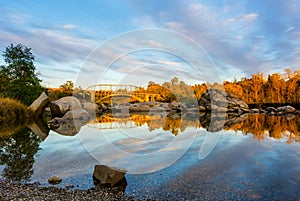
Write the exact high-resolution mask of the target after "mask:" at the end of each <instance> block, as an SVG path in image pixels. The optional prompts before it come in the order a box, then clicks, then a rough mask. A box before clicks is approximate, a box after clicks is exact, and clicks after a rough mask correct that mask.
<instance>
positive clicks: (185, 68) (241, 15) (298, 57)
mask: <svg viewBox="0 0 300 201" xmlns="http://www.w3.org/2000/svg"><path fill="white" fill-rule="evenodd" d="M299 10H300V1H298V0H251V1H242V0H241V1H237V0H219V1H201V0H181V1H180V0H173V1H171V0H165V1H159V0H152V1H149V0H110V1H104V0H103V1H101V0H76V1H71V0H64V1H58V0H52V1H40V0H27V1H21V0H0V51H2V52H3V51H4V50H5V47H7V46H8V45H10V44H11V43H13V44H18V43H21V44H23V45H25V46H27V47H30V48H32V53H33V54H34V55H35V66H36V69H37V71H38V72H39V77H40V78H41V79H42V84H43V85H44V86H46V87H58V86H59V85H60V84H62V83H64V82H65V81H66V80H72V81H73V82H74V83H75V85H77V86H78V85H80V86H82V87H83V88H85V87H88V86H90V85H92V84H98V83H123V84H136V85H146V84H147V83H148V81H150V80H152V81H154V82H157V83H162V82H164V81H168V80H170V79H171V78H172V77H174V76H176V77H179V78H181V79H182V80H184V81H185V82H187V83H189V84H193V83H197V82H201V81H208V80H209V81H211V80H214V79H215V80H233V79H234V78H237V79H240V78H242V77H250V76H251V74H254V73H257V72H260V73H263V74H270V73H275V72H279V73H283V72H284V69H285V68H290V69H291V70H297V69H298V66H299V64H300V24H299V22H300V13H299ZM0 64H5V63H4V61H3V59H1V60H0Z"/></svg>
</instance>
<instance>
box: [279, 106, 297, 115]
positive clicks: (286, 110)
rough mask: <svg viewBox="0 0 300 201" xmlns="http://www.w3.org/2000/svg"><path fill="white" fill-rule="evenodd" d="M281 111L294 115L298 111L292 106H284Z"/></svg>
mask: <svg viewBox="0 0 300 201" xmlns="http://www.w3.org/2000/svg"><path fill="white" fill-rule="evenodd" d="M280 111H282V112H283V113H294V112H295V111H296V109H295V108H294V107H292V106H289V105H287V106H283V107H281V109H280Z"/></svg>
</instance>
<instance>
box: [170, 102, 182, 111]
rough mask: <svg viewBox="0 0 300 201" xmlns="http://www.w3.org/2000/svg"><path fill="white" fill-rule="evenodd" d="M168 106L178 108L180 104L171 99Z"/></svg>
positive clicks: (173, 108)
mask: <svg viewBox="0 0 300 201" xmlns="http://www.w3.org/2000/svg"><path fill="white" fill-rule="evenodd" d="M169 108H170V109H171V110H180V109H181V104H180V103H179V102H177V101H172V102H171V103H169Z"/></svg>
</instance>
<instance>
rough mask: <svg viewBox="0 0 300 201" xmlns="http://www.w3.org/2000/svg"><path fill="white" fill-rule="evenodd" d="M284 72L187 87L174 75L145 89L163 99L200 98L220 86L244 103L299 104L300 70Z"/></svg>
mask: <svg viewBox="0 0 300 201" xmlns="http://www.w3.org/2000/svg"><path fill="white" fill-rule="evenodd" d="M285 71H286V74H279V73H274V74H271V75H268V76H267V78H264V76H263V74H262V73H256V74H253V75H252V76H251V78H245V77H244V78H242V79H241V80H236V79H234V81H232V82H230V81H224V82H223V85H221V84H218V83H213V84H207V83H203V84H195V85H192V86H190V85H187V84H186V83H184V82H183V81H179V79H178V78H176V77H174V78H173V79H172V80H171V81H169V82H164V83H163V84H162V85H159V84H156V83H154V82H153V81H150V82H149V84H148V88H147V89H146V90H145V91H146V92H148V93H158V94H161V96H162V99H163V100H162V101H165V102H169V101H172V100H178V99H181V100H187V101H188V100H189V99H191V98H192V97H195V96H196V98H197V100H200V98H201V96H202V94H203V93H205V92H206V91H207V89H208V88H219V89H220V90H222V89H223V90H225V91H226V92H227V93H230V94H232V95H234V96H236V97H237V98H240V99H242V100H243V101H244V102H246V103H247V104H262V103H267V104H274V103H278V104H282V103H292V104H298V103H299V102H300V70H296V71H294V72H291V70H290V69H285Z"/></svg>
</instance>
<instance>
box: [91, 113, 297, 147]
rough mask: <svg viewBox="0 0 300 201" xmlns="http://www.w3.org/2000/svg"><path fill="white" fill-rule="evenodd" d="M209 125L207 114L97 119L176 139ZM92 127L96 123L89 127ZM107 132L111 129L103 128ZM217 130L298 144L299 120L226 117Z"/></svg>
mask: <svg viewBox="0 0 300 201" xmlns="http://www.w3.org/2000/svg"><path fill="white" fill-rule="evenodd" d="M210 121H211V117H210V114H201V115H200V117H199V115H195V114H184V115H181V114H180V113H179V114H178V113H175V114H174V113H173V114H172V113H169V114H168V115H166V116H165V117H162V116H160V115H159V114H157V115H151V116H149V115H146V114H131V115H130V117H129V118H126V119H124V118H123V119H122V118H114V117H113V115H112V114H106V115H104V116H101V117H98V118H97V121H96V122H98V123H100V124H114V125H115V123H120V122H121V123H124V122H134V124H135V126H143V125H147V127H148V129H149V131H154V130H156V129H163V130H164V131H170V132H171V133H172V134H174V135H178V134H180V132H184V131H185V130H186V129H187V128H189V127H193V128H205V129H208V128H209V126H210ZM93 123H95V121H94V122H90V123H89V124H93ZM125 124H126V123H125ZM127 125H128V124H127ZM217 127H218V125H217ZM103 128H104V127H103ZM106 128H110V127H109V126H106ZM219 129H223V130H234V131H241V132H242V133H243V134H244V135H248V134H252V135H253V137H254V138H255V139H258V140H263V139H265V138H266V137H267V136H268V137H272V138H275V139H281V138H287V143H288V144H291V143H292V142H300V117H299V116H297V115H292V114H290V115H288V116H269V115H265V114H244V115H241V116H238V115H237V116H234V115H233V116H232V115H227V116H226V120H225V122H224V125H220V128H219ZM217 131H218V130H217Z"/></svg>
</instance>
